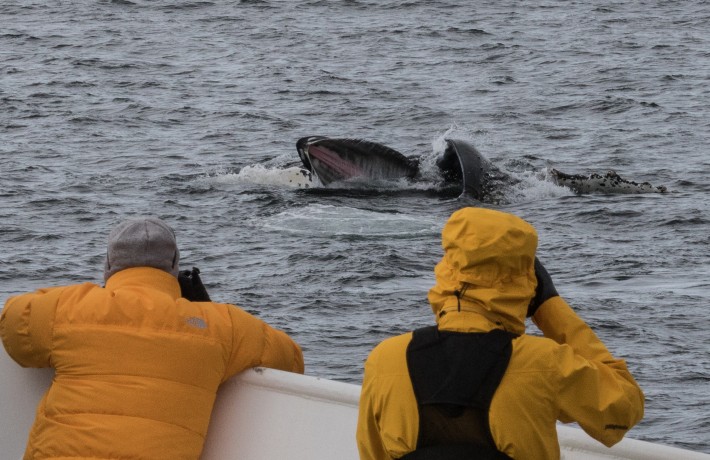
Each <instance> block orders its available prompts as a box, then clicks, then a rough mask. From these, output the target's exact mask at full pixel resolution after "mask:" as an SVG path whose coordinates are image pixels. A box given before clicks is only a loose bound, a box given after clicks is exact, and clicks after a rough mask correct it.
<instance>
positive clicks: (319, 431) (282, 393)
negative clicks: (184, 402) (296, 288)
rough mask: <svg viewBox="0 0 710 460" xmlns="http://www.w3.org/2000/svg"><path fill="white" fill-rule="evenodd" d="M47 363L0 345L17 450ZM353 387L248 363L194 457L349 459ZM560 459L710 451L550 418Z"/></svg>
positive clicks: (4, 402)
mask: <svg viewBox="0 0 710 460" xmlns="http://www.w3.org/2000/svg"><path fill="white" fill-rule="evenodd" d="M52 375H53V373H52V371H51V370H49V369H23V368H21V367H19V366H18V365H17V364H16V363H15V362H14V361H12V360H11V359H10V358H9V357H8V356H7V354H6V353H5V352H4V351H0V414H2V427H0V446H2V447H1V449H2V455H1V457H2V458H3V459H8V460H11V459H20V458H22V455H23V452H24V449H25V444H26V442H27V434H28V432H29V429H30V426H31V425H32V421H33V419H34V412H35V407H36V405H37V402H38V401H39V400H40V398H41V396H42V394H43V393H44V392H45V391H46V389H47V387H48V386H49V384H50V383H51V379H52ZM359 395H360V387H359V386H358V385H352V384H347V383H342V382H335V381H332V380H326V379H321V378H317V377H311V376H303V375H297V374H291V373H288V372H281V371H276V370H273V369H261V368H258V369H251V370H248V371H246V372H244V373H242V374H240V375H238V376H236V377H234V378H232V379H231V380H229V381H228V382H226V383H225V384H223V385H222V387H221V388H220V391H219V394H218V395H217V401H216V403H215V408H214V411H213V414H212V421H211V423H210V428H209V433H208V436H207V441H206V443H205V449H204V452H203V455H202V457H201V458H202V460H231V459H235V460H237V459H238V460H282V459H289V460H301V459H302V460H317V459H324V460H325V459H332V458H337V459H338V460H357V459H358V452H357V445H356V443H355V428H356V425H357V416H358V408H357V406H358V398H359ZM558 434H559V440H560V445H561V450H562V458H563V459H565V460H601V459H630V460H668V459H687V460H694V459H698V460H700V459H705V460H708V459H710V455H708V454H703V453H699V452H692V451H687V450H682V449H677V448H674V447H669V446H664V445H660V444H653V443H649V442H644V441H638V440H634V439H624V440H623V441H621V442H620V443H619V444H617V445H616V446H614V447H612V448H611V449H609V448H606V447H604V446H603V445H602V444H600V443H598V442H596V441H594V440H593V439H591V438H590V437H589V436H587V435H586V434H585V433H584V432H583V431H581V430H580V429H578V428H572V427H569V426H563V425H559V426H558Z"/></svg>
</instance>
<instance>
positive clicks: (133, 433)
mask: <svg viewBox="0 0 710 460" xmlns="http://www.w3.org/2000/svg"><path fill="white" fill-rule="evenodd" d="M0 336H1V337H2V340H3V343H4V345H5V348H6V350H7V352H8V353H9V355H10V356H11V357H12V358H13V359H14V360H15V361H17V362H18V363H19V364H21V365H22V366H25V367H53V368H55V369H56V374H55V377H54V381H53V383H52V385H51V387H50V388H49V390H48V391H47V393H46V394H45V396H44V398H43V399H42V401H41V402H40V403H39V406H38V408H37V413H36V418H35V423H34V426H33V427H32V431H31V433H30V437H29V441H28V445H27V450H26V453H25V457H24V458H25V459H26V460H29V459H33V460H35V459H68V458H72V459H80V458H91V459H119V458H120V459H151V460H157V459H165V460H168V459H169V460H178V459H182V460H188V459H189V460H196V459H198V458H199V456H200V452H201V451H202V447H203V444H204V441H205V435H206V433H207V425H208V422H209V420H210V413H211V411H212V405H213V403H214V401H215V395H216V392H217V387H218V386H219V385H220V383H222V382H224V381H225V380H227V379H228V378H229V377H231V376H232V375H234V374H237V373H238V372H241V371H243V370H245V369H247V368H250V367H254V366H266V367H271V368H276V369H282V370H286V371H293V372H299V373H302V372H303V356H302V354H301V350H300V348H299V347H298V345H297V344H296V343H294V342H293V341H292V340H291V339H290V338H289V337H288V336H287V335H286V334H285V333H283V332H281V331H278V330H275V329H273V328H271V327H270V326H268V325H267V324H266V323H265V322H263V321H261V320H259V319H257V318H255V317H254V316H252V315H250V314H248V313H246V312H245V311H243V310H241V309H239V308H237V307H235V306H233V305H228V304H219V303H213V302H190V301H188V300H186V299H184V298H181V297H180V286H179V284H178V281H177V279H176V278H175V277H174V276H172V275H170V274H169V273H166V272H163V271H161V270H158V269H154V268H148V267H138V268H129V269H126V270H122V271H120V272H117V273H116V274H114V275H113V276H112V277H111V278H109V279H108V281H107V283H106V287H105V288H101V287H99V286H96V285H94V284H90V283H86V284H80V285H74V286H66V287H57V288H50V289H41V290H39V291H37V292H35V293H31V294H24V295H20V296H17V297H13V298H10V299H9V300H8V301H7V303H6V305H5V308H4V309H3V311H2V316H0ZM0 391H2V390H1V389H0ZM4 416H9V414H4ZM255 416H258V414H255ZM235 429H239V427H235Z"/></svg>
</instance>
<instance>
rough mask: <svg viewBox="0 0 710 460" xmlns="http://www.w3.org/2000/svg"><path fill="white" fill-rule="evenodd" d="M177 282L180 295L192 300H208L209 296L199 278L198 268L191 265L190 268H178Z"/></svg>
mask: <svg viewBox="0 0 710 460" xmlns="http://www.w3.org/2000/svg"><path fill="white" fill-rule="evenodd" d="M178 282H179V283H180V291H181V292H182V296H183V297H184V298H186V299H187V300H189V301H192V302H209V301H210V296H209V295H208V294H207V289H205V285H204V284H202V280H201V279H200V270H199V269H198V268H197V267H192V270H180V272H179V273H178Z"/></svg>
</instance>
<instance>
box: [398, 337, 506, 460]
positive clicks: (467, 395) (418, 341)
mask: <svg viewBox="0 0 710 460" xmlns="http://www.w3.org/2000/svg"><path fill="white" fill-rule="evenodd" d="M515 337H516V335H515V334H511V333H509V332H506V331H503V330H499V329H495V330H493V331H490V332H487V333H460V332H448V331H439V330H438V329H437V327H436V326H432V327H426V328H422V329H417V330H416V331H414V335H413V337H412V341H411V342H410V343H409V346H408V347H407V366H408V368H409V376H410V378H411V380H412V386H413V388H414V395H415V397H416V399H417V406H418V409H419V438H418V439H417V450H415V451H414V452H412V453H410V454H407V455H405V456H404V457H402V458H403V459H406V460H416V459H419V458H431V459H441V460H444V459H467V458H471V459H474V458H475V459H508V458H509V457H508V456H506V455H505V454H503V453H502V452H499V451H498V450H497V448H496V446H495V443H494V442H493V437H492V435H491V432H490V427H489V424H488V412H489V409H490V405H491V400H492V399H493V394H494V393H495V391H496V389H497V388H498V385H499V384H500V381H501V379H502V378H503V374H505V370H506V369H507V367H508V363H509V362H510V355H511V352H512V345H511V341H512V340H513V338H515ZM424 454H426V457H422V456H421V455H424Z"/></svg>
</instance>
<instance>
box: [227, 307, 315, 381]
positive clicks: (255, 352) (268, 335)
mask: <svg viewBox="0 0 710 460" xmlns="http://www.w3.org/2000/svg"><path fill="white" fill-rule="evenodd" d="M229 315H230V317H231V319H232V324H233V331H234V335H233V340H232V355H231V358H230V362H229V363H228V365H227V373H226V374H227V375H226V376H225V380H226V379H227V378H229V377H230V376H232V375H234V374H236V373H238V372H241V371H243V370H245V369H248V368H250V367H257V366H262V367H268V368H272V369H279V370H282V371H288V372H297V373H299V374H302V373H303V371H304V366H303V353H302V352H301V348H300V347H299V346H298V344H296V342H294V341H293V340H292V339H291V338H290V337H289V336H288V335H287V334H286V333H285V332H283V331H279V330H277V329H274V328H273V327H271V326H269V325H268V324H266V323H265V322H264V321H262V320H260V319H259V318H256V317H255V316H252V315H250V314H249V313H247V312H245V311H244V310H242V309H240V308H238V307H234V306H230V308H229Z"/></svg>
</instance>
